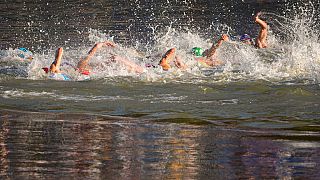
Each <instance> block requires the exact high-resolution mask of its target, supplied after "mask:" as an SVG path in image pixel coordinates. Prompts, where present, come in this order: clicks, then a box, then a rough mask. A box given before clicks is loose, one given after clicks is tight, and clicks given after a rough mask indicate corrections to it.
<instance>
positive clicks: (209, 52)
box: [206, 34, 229, 58]
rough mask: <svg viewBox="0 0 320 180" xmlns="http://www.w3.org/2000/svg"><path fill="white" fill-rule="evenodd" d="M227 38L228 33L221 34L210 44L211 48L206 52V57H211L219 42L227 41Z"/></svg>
mask: <svg viewBox="0 0 320 180" xmlns="http://www.w3.org/2000/svg"><path fill="white" fill-rule="evenodd" d="M228 40H229V37H228V35H226V34H223V35H222V36H221V38H220V39H219V41H218V42H217V43H216V44H214V43H213V44H212V46H211V48H210V49H209V50H208V52H207V53H206V56H207V58H212V57H213V56H214V55H215V54H216V51H217V49H218V48H219V47H220V46H221V44H222V43H223V42H224V41H228Z"/></svg>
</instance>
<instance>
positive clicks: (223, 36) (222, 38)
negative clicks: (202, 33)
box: [221, 34, 229, 41]
mask: <svg viewBox="0 0 320 180" xmlns="http://www.w3.org/2000/svg"><path fill="white" fill-rule="evenodd" d="M221 40H224V41H228V40H229V36H228V35H227V34H223V35H222V36H221Z"/></svg>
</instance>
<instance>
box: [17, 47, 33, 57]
mask: <svg viewBox="0 0 320 180" xmlns="http://www.w3.org/2000/svg"><path fill="white" fill-rule="evenodd" d="M18 57H20V58H22V59H26V60H31V59H33V54H32V52H31V51H29V50H28V49H26V48H23V47H21V48H18Z"/></svg>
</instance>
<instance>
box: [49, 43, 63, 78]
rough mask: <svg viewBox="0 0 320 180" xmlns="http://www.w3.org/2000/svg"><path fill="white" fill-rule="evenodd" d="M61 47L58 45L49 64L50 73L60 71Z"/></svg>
mask: <svg viewBox="0 0 320 180" xmlns="http://www.w3.org/2000/svg"><path fill="white" fill-rule="evenodd" d="M62 54H63V49H62V48H61V47H60V48H58V49H57V51H56V57H55V59H54V61H53V62H52V64H51V65H50V72H52V73H60V65H61V59H62Z"/></svg>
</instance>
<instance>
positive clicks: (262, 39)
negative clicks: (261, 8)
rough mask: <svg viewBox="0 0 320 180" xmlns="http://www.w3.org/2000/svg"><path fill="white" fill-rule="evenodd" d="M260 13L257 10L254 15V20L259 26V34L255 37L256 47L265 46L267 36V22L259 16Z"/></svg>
mask: <svg viewBox="0 0 320 180" xmlns="http://www.w3.org/2000/svg"><path fill="white" fill-rule="evenodd" d="M260 15H261V12H258V13H257V14H256V15H255V16H254V21H255V22H256V23H257V24H258V25H259V26H260V31H259V35H258V37H257V39H256V46H257V47H258V48H266V47H267V36H268V24H267V23H266V22H265V21H263V20H261V19H260V18H259V16H260Z"/></svg>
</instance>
